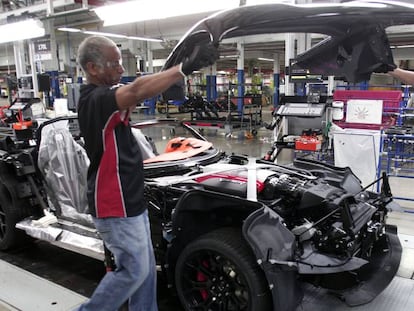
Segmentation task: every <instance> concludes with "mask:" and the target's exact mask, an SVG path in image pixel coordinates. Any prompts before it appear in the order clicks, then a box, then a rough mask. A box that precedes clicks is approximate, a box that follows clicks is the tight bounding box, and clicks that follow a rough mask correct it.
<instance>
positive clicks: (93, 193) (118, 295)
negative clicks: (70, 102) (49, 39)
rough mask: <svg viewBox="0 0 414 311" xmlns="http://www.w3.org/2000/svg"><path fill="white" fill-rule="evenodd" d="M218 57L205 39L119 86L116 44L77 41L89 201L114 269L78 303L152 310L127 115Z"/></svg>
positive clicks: (149, 261) (146, 235)
mask: <svg viewBox="0 0 414 311" xmlns="http://www.w3.org/2000/svg"><path fill="white" fill-rule="evenodd" d="M190 52H191V51H190ZM217 58H218V52H217V50H216V49H215V48H214V47H213V45H212V44H205V46H203V47H201V48H195V49H194V51H192V52H191V53H190V56H188V57H187V58H186V59H185V60H184V61H183V63H182V64H180V65H178V66H175V67H172V68H170V69H168V70H166V71H163V72H160V73H156V74H152V75H147V76H143V77H138V78H136V79H135V80H134V81H133V82H132V83H130V84H128V85H124V86H118V85H117V84H118V83H119V81H120V78H121V75H122V73H123V72H124V68H123V67H122V60H121V52H120V51H119V49H118V47H117V46H116V44H115V43H114V42H113V41H112V40H110V39H107V38H105V37H100V36H93V37H89V38H87V39H85V40H84V41H83V42H82V43H81V45H80V46H79V50H78V61H79V64H80V66H81V67H82V69H83V71H84V73H85V75H86V78H87V84H86V85H83V86H82V87H81V91H80V98H79V105H78V117H79V126H80V129H81V132H82V135H83V137H84V139H85V149H86V151H87V154H88V157H89V159H90V161H91V163H90V166H89V170H88V204H89V210H90V213H91V214H92V216H93V219H94V223H95V226H96V228H97V230H98V232H99V234H100V236H101V238H102V239H103V241H104V243H105V246H106V247H107V248H108V249H109V250H110V251H111V252H112V254H113V256H114V260H115V266H116V268H115V270H114V271H112V272H108V273H107V274H106V275H105V277H104V278H103V279H102V280H101V282H100V283H99V285H98V287H97V288H96V290H95V292H94V293H93V295H92V297H91V298H90V300H89V301H87V302H86V303H84V304H83V305H81V306H80V308H79V309H78V310H82V311H86V310H95V311H105V310H117V309H118V308H119V307H120V306H121V305H122V304H123V303H124V302H125V301H127V300H128V304H129V310H130V311H138V310H139V311H154V310H157V303H156V270H155V260H154V254H153V249H152V244H151V234H150V228H149V221H148V214H147V207H146V204H145V201H144V195H143V191H144V182H143V164H142V155H141V153H140V151H139V147H138V144H137V142H136V139H135V138H134V136H133V134H132V133H131V128H130V126H129V115H130V112H131V110H132V109H133V108H134V107H135V105H136V104H137V103H138V102H140V101H142V100H143V99H145V98H150V97H153V96H155V95H157V94H159V93H161V92H163V91H164V90H166V89H167V88H168V87H169V86H171V85H173V84H174V83H176V82H178V81H180V80H181V79H183V77H184V76H185V75H188V74H190V73H191V72H192V71H194V70H198V69H200V68H202V67H204V66H207V65H211V64H213V63H214V62H215V60H216V59H217Z"/></svg>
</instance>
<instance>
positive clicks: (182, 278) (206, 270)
mask: <svg viewBox="0 0 414 311" xmlns="http://www.w3.org/2000/svg"><path fill="white" fill-rule="evenodd" d="M246 243H247V242H246V241H245V240H244V239H243V238H242V236H241V232H240V231H238V230H235V229H232V228H224V229H219V230H216V231H212V232H210V233H207V234H205V235H203V236H201V237H200V238H198V239H196V240H194V241H193V242H191V243H189V244H188V245H187V246H186V247H185V248H184V250H183V251H182V253H181V254H180V256H179V258H178V261H177V264H176V268H175V281H176V289H177V294H178V297H179V299H180V301H181V303H182V305H183V306H184V309H185V310H211V311H216V310H217V311H219V310H220V311H221V310H223V311H224V310H226V311H233V310H238V311H243V310H245V311H257V310H260V311H268V310H272V303H271V295H270V291H269V289H268V285H267V281H266V278H265V275H264V273H263V271H262V270H261V269H260V267H259V266H258V265H257V263H256V260H255V257H254V256H253V253H252V251H251V250H250V249H249V248H248V246H247V244H246Z"/></svg>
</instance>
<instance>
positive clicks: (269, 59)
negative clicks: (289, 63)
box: [257, 57, 275, 62]
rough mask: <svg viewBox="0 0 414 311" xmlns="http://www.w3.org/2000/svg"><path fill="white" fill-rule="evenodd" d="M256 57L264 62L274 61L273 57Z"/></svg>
mask: <svg viewBox="0 0 414 311" xmlns="http://www.w3.org/2000/svg"><path fill="white" fill-rule="evenodd" d="M257 59H258V60H262V61H265V62H274V61H275V60H274V59H273V58H266V57H258V58H257Z"/></svg>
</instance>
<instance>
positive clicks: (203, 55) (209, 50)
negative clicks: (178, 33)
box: [181, 42, 219, 76]
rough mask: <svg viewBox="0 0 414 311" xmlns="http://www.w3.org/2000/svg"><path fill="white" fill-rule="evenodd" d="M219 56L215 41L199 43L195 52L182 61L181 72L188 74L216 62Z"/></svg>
mask: <svg viewBox="0 0 414 311" xmlns="http://www.w3.org/2000/svg"><path fill="white" fill-rule="evenodd" d="M218 58H219V53H218V50H217V48H216V47H215V46H214V45H213V43H211V42H209V43H207V44H203V45H197V46H196V47H195V48H194V50H193V52H192V53H191V54H190V55H189V56H187V57H186V58H185V59H184V60H183V62H182V63H181V72H182V73H183V75H184V76H187V75H189V74H191V73H192V72H193V71H196V70H199V69H201V68H203V67H207V66H210V65H212V64H214V63H215V62H216V60H217V59H218Z"/></svg>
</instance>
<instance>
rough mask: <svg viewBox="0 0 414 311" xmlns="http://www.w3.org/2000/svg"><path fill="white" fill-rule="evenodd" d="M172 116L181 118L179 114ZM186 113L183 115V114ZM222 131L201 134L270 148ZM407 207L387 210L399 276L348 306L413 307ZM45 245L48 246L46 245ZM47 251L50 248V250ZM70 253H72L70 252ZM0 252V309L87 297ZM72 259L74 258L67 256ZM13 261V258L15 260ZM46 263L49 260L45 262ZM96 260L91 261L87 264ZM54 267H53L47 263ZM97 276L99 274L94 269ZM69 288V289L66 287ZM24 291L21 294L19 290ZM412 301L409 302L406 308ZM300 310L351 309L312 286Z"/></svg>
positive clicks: (55, 306) (259, 152) (251, 151)
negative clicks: (395, 235)
mask: <svg viewBox="0 0 414 311" xmlns="http://www.w3.org/2000/svg"><path fill="white" fill-rule="evenodd" d="M173 117H180V118H182V117H183V116H182V115H177V116H175V115H174V116H173ZM184 117H185V116H184ZM134 118H136V119H147V118H152V116H146V115H143V114H135V115H134ZM270 119H271V112H270V107H265V108H264V109H263V121H270ZM225 134H226V133H225V131H223V130H215V129H206V130H205V131H204V135H205V136H206V137H207V138H208V139H209V140H210V141H212V142H213V143H214V145H215V146H216V147H219V148H220V149H222V150H224V151H227V152H235V153H243V154H247V155H250V156H253V157H262V156H263V155H264V154H265V153H266V152H267V151H268V150H269V149H270V147H271V143H272V133H271V131H268V130H265V129H263V128H261V129H259V130H258V135H257V137H255V138H247V136H248V135H246V132H245V131H233V132H232V133H231V135H225ZM282 157H283V161H286V162H288V161H289V160H291V159H292V157H293V153H292V151H291V150H287V151H286V152H284V153H283V154H282ZM392 186H393V187H394V188H396V189H400V190H399V191H401V189H403V192H406V193H411V192H412V189H413V188H412V187H411V185H410V184H409V183H407V180H406V179H399V180H393V184H392ZM400 203H401V204H402V205H403V207H404V208H405V209H406V212H392V213H390V215H389V222H390V223H391V224H396V225H397V226H398V228H399V237H400V240H401V243H402V245H403V259H402V261H401V265H400V269H399V271H398V274H397V275H398V276H397V277H396V278H395V279H394V281H393V282H392V283H391V284H390V286H389V287H388V288H387V289H386V290H385V291H384V292H383V293H382V294H381V295H380V296H378V297H377V298H376V299H375V300H374V301H373V302H372V303H370V304H368V305H364V306H363V307H358V308H352V310H364V311H365V310H376V311H388V310H391V309H392V310H393V311H399V310H401V311H402V310H412V309H413V308H414V214H413V212H414V209H411V207H410V206H409V204H407V206H404V203H405V201H402V202H400ZM46 249H48V248H47V247H46ZM47 252H51V253H53V252H54V251H53V250H50V249H48V250H47ZM69 256H71V255H69ZM44 257H45V258H43V259H42V260H44V262H45V265H46V266H45V268H46V269H47V265H48V259H47V257H51V256H49V255H44ZM1 258H2V257H1V256H0V311H6V310H24V311H26V310H27V311H32V310H33V311H35V310H38V311H48V310H60V311H66V310H71V309H72V308H73V307H75V306H76V305H78V304H80V303H81V302H82V301H83V300H85V299H87V296H88V295H89V294H90V292H82V293H79V291H77V290H76V285H74V286H73V284H72V286H69V284H68V283H67V282H66V283H65V282H63V286H62V285H58V284H56V283H55V282H53V281H50V279H53V278H49V277H47V276H44V275H43V276H41V277H40V276H38V275H36V274H35V273H33V272H30V267H29V268H25V269H22V268H19V267H18V265H17V264H13V260H11V263H8V262H6V261H4V260H1ZM74 258H76V260H83V259H82V257H74ZM71 260H74V259H71ZM15 261H16V260H15ZM49 264H51V263H50V261H49ZM93 264H96V263H93V262H92V263H91V265H93ZM50 268H52V267H50ZM97 275H98V277H97V278H99V275H100V274H99V273H97ZM97 281H99V279H94V280H93V282H92V286H91V287H93V286H95V285H96V282H97ZM68 288H71V289H68ZM23 293H24V294H23ZM166 305H167V306H165V305H163V306H164V309H162V307H161V306H160V310H168V311H171V310H178V309H175V308H174V307H172V308H169V307H168V303H167V304H166ZM410 306H411V307H410ZM298 310H318V311H321V310H351V308H349V307H346V306H344V305H343V303H341V302H339V301H338V300H336V299H334V298H333V297H331V296H327V295H324V293H323V292H321V291H319V290H317V289H312V290H310V291H309V292H308V293H307V295H306V297H305V299H304V302H303V304H302V305H301V306H300V307H299V308H298Z"/></svg>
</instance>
